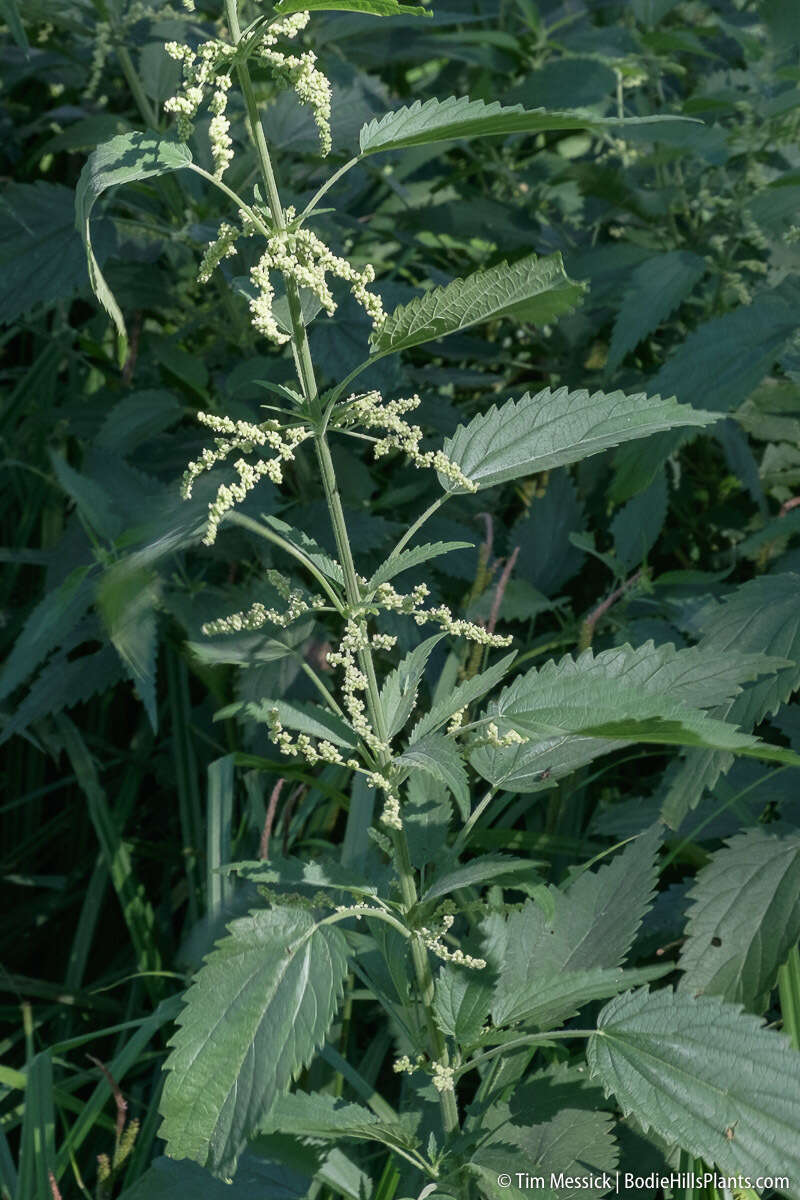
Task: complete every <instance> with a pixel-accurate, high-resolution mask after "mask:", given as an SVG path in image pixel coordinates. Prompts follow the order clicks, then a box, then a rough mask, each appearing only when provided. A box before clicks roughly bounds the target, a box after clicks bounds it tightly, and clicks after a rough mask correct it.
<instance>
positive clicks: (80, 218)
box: [75, 133, 192, 338]
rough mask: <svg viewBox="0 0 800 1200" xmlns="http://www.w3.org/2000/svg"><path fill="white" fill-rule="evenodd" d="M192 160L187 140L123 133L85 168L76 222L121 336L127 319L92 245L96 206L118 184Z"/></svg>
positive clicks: (96, 285)
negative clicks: (107, 281) (93, 210)
mask: <svg viewBox="0 0 800 1200" xmlns="http://www.w3.org/2000/svg"><path fill="white" fill-rule="evenodd" d="M191 161H192V155H191V152H190V150H189V147H188V146H187V145H186V144H185V143H184V142H178V141H175V140H174V139H172V138H159V137H156V136H155V135H154V134H151V133H123V134H120V135H119V136H118V137H115V138H112V139H111V141H110V142H105V143H104V144H103V145H102V146H98V147H97V149H96V150H95V151H94V153H93V154H90V155H89V158H88V159H87V161H86V165H85V166H84V168H83V170H82V171H81V174H80V178H79V179H78V186H77V189H76V191H75V223H76V225H77V228H78V231H79V233H80V234H81V237H82V238H83V244H84V246H85V248H86V259H87V263H88V267H89V279H90V280H91V284H92V288H93V289H94V293H95V295H96V296H97V299H98V300H99V301H100V303H101V304H102V306H103V308H104V309H105V310H106V312H107V313H108V315H109V316H110V317H111V319H112V321H113V322H114V324H115V326H116V328H117V332H118V333H119V335H120V337H123V338H124V337H125V336H126V334H125V321H124V319H123V316H122V312H121V311H120V308H119V305H118V304H117V302H116V300H115V299H114V296H113V295H112V293H111V289H110V288H109V286H108V284H107V283H106V280H105V278H104V276H103V273H102V271H101V270H100V266H99V264H98V262H97V259H96V257H95V253H94V249H93V247H92V231H91V217H92V209H93V208H94V205H95V203H96V201H97V199H98V198H99V197H100V196H101V195H102V194H103V192H104V191H106V189H107V188H110V187H114V186H115V184H118V183H133V182H134V181H136V180H141V179H151V178H153V176H156V175H164V174H166V173H167V172H169V171H179V170H181V168H183V167H188V166H189V165H190V164H191Z"/></svg>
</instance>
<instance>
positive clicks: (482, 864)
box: [422, 854, 541, 900]
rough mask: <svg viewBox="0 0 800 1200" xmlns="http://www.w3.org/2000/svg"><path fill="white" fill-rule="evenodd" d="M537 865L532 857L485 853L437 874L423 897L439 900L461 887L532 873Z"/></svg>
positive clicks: (424, 898)
mask: <svg viewBox="0 0 800 1200" xmlns="http://www.w3.org/2000/svg"><path fill="white" fill-rule="evenodd" d="M537 865H541V864H537V863H535V862H533V861H532V860H531V859H530V858H512V857H511V856H510V855H506V854H484V855H482V856H481V857H480V858H474V859H473V860H472V862H468V863H464V865H463V866H460V867H456V868H455V869H454V870H446V871H445V873H444V874H442V875H439V876H437V878H436V879H435V880H434V882H433V883H432V884H431V886H430V887H429V888H428V889H427V891H426V892H425V893H424V895H423V897H422V899H423V900H438V899H439V897H440V896H447V895H448V894H449V893H450V892H455V891H458V889H459V888H465V887H473V886H475V885H476V884H486V883H488V882H489V880H490V879H499V878H500V877H501V876H503V875H519V874H520V872H522V871H527V872H528V873H530V872H532V871H533V869H534V868H535V867H536V866H537Z"/></svg>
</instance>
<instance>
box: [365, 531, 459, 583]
mask: <svg viewBox="0 0 800 1200" xmlns="http://www.w3.org/2000/svg"><path fill="white" fill-rule="evenodd" d="M473 545H474V543H473V542H426V543H425V544H424V545H422V546H413V547H412V548H411V549H410V550H401V551H400V553H399V554H398V555H397V557H396V558H387V560H386V562H385V563H382V564H381V566H379V567H378V569H377V571H376V572H375V574H374V575H373V576H372V578H371V579H370V581H369V583H368V584H367V587H368V588H369V589H371V588H376V587H377V586H378V584H380V583H388V581H389V580H390V579H394V577H395V575H399V574H400V573H401V572H402V571H407V570H408V569H409V567H416V566H418V565H419V563H424V562H430V560H431V559H432V558H439V557H440V555H442V554H449V553H450V551H451V550H471V549H472V547H473Z"/></svg>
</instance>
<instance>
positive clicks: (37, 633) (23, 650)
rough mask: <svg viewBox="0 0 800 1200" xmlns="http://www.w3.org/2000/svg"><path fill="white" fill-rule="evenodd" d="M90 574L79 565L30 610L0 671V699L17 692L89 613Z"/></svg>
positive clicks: (90, 569) (90, 600)
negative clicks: (0, 671)
mask: <svg viewBox="0 0 800 1200" xmlns="http://www.w3.org/2000/svg"><path fill="white" fill-rule="evenodd" d="M91 573H92V568H91V567H76V568H75V569H74V570H73V571H70V573H69V575H68V576H67V577H66V579H64V580H63V581H62V582H61V583H60V584H59V585H58V587H56V588H54V589H53V590H52V591H51V592H47V594H46V595H45V596H44V597H43V598H42V599H41V600H40V601H39V603H38V604H37V605H36V606H35V607H34V608H33V609H32V610H31V612H30V613H29V615H28V619H27V620H26V622H25V624H24V625H23V627H22V629H21V631H20V633H19V635H18V637H17V640H16V641H15V642H14V645H13V647H12V649H11V653H10V654H9V655H8V657H7V658H6V661H5V664H4V666H3V671H2V674H0V700H4V699H5V698H6V696H10V695H11V693H12V692H14V691H16V689H17V688H18V687H19V686H20V684H21V683H23V682H24V681H25V680H26V679H27V678H28V676H29V675H31V674H32V673H33V671H34V670H35V669H36V667H38V666H39V664H40V663H42V662H43V661H44V660H45V659H46V658H47V656H48V655H49V654H50V652H51V651H52V650H55V648H56V647H57V646H58V645H59V644H60V643H61V642H63V641H64V639H65V638H67V637H69V635H70V634H71V633H72V631H73V629H75V627H76V626H77V625H78V624H79V622H80V621H81V619H82V618H83V617H84V616H85V615H86V612H87V611H88V609H89V607H90V606H91V603H92V583H91Z"/></svg>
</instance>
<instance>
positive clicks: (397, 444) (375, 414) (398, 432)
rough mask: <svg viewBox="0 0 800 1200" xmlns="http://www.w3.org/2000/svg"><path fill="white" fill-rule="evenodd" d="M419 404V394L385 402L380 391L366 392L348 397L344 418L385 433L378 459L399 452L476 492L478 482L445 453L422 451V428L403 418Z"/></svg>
mask: <svg viewBox="0 0 800 1200" xmlns="http://www.w3.org/2000/svg"><path fill="white" fill-rule="evenodd" d="M419 404H420V398H419V396H416V395H414V396H408V397H406V398H405V399H399V400H389V401H385V400H384V399H383V397H382V396H381V394H380V392H376V391H372V392H364V393H363V394H361V395H352V396H349V397H348V398H347V400H346V401H345V408H344V419H345V421H346V422H347V424H348V425H360V426H362V427H363V428H364V429H377V430H382V431H383V434H384V436H383V437H382V438H380V439H379V440H378V441H377V442H376V443H375V450H374V453H375V458H376V459H378V458H383V457H384V456H385V455H387V454H390V453H391V452H392V451H393V450H399V451H400V452H401V453H402V454H405V455H406V456H407V457H408V458H409V459H410V460H411V462H412V463H413V464H414V466H415V467H427V468H431V469H432V470H434V471H438V472H439V473H440V474H441V475H444V476H445V478H447V479H449V480H450V481H451V482H452V483H455V484H457V485H458V486H459V487H461V488H464V489H466V491H468V492H476V491H477V490H478V485H477V483H474V482H473V481H472V480H471V479H468V478H467V477H466V475H465V474H464V473H463V471H462V470H461V468H460V467H459V466H458V464H457V463H454V462H452V460H451V459H449V458H448V457H447V455H446V454H445V452H444V451H443V450H425V451H423V450H420V448H419V444H420V442H421V441H422V430H421V429H420V427H419V425H409V424H408V422H407V421H405V420H404V419H403V418H404V414H405V413H407V412H411V411H412V410H413V409H415V408H417V407H418V406H419Z"/></svg>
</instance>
